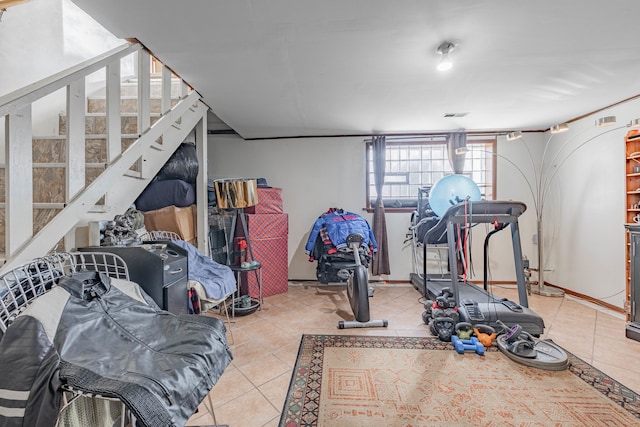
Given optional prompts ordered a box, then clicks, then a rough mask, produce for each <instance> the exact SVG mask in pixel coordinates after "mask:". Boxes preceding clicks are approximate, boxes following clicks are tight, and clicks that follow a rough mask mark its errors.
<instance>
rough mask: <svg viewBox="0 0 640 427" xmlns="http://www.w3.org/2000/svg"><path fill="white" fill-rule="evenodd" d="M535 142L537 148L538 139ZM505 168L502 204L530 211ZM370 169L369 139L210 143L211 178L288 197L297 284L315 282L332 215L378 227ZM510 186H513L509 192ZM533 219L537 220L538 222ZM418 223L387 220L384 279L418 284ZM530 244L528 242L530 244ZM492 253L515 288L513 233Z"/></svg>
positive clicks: (478, 251)
mask: <svg viewBox="0 0 640 427" xmlns="http://www.w3.org/2000/svg"><path fill="white" fill-rule="evenodd" d="M530 139H532V140H535V139H536V137H535V136H534V137H532V138H530ZM509 144H512V143H509ZM519 144H521V143H520V142H519ZM512 145H513V144H512ZM513 146H515V145H513ZM507 148H508V147H507ZM498 150H499V151H500V150H502V144H499V147H498ZM506 151H510V150H509V149H506ZM511 151H513V150H511ZM525 153H526V152H525ZM520 154H522V153H520ZM513 155H514V158H515V159H516V160H517V161H519V160H520V159H519V158H518V152H517V150H516V152H515V154H513ZM500 160H501V159H499V165H498V168H499V170H500V172H499V174H498V179H499V183H498V189H497V190H498V197H501V198H504V199H513V200H521V201H524V202H525V203H528V200H526V197H527V194H528V190H526V191H524V192H523V190H524V189H525V188H526V187H524V186H519V183H523V182H524V181H523V178H522V177H519V176H520V175H519V173H518V172H517V170H516V169H515V168H513V167H511V168H510V167H508V166H504V167H502V165H501V163H500ZM365 167H366V166H365V144H364V142H363V139H362V138H306V139H305V138H301V139H280V140H266V141H244V140H242V139H241V138H239V137H234V136H209V177H210V178H214V179H215V178H239V177H264V178H266V179H267V181H268V183H269V184H270V185H272V186H274V187H280V188H282V189H283V199H284V208H285V211H286V212H287V213H288V214H289V277H290V278H291V279H308V280H313V279H315V267H316V264H315V262H314V263H310V262H309V261H308V256H306V255H305V253H304V246H305V244H306V241H307V238H308V235H309V231H310V229H311V226H312V225H313V222H314V221H315V220H316V218H318V216H319V215H320V214H322V213H323V212H325V211H326V210H327V209H328V208H329V207H332V206H338V207H341V208H343V209H346V210H349V211H352V212H356V213H358V214H360V215H362V216H363V217H364V218H365V219H367V220H368V221H370V222H371V220H372V214H369V213H367V212H365V211H363V208H364V206H365V203H366V200H365V185H366V184H365ZM502 181H504V182H505V183H509V185H506V184H505V185H504V186H502V185H501V184H500V182H502ZM416 197H417V195H416ZM532 217H533V218H535V215H532ZM410 218H411V214H410V213H387V214H386V219H387V233H388V235H389V245H390V248H389V258H390V263H391V274H390V275H389V276H383V277H382V279H385V280H402V281H408V280H409V278H410V276H409V275H410V273H411V272H412V271H413V259H412V253H413V252H412V248H411V245H410V244H403V242H404V240H405V238H406V234H407V232H408V227H409V225H410ZM533 224H535V221H534V222H533ZM522 228H523V229H524V231H523V236H525V235H526V236H527V238H526V239H528V241H529V242H530V241H531V235H532V233H533V232H534V231H535V225H523V226H522ZM485 232H486V231H485V229H484V227H479V228H476V229H474V239H473V243H474V248H475V249H474V251H473V260H474V262H475V263H476V266H475V271H476V276H478V277H482V259H483V258H482V245H483V241H484V235H485ZM476 236H477V238H476ZM526 239H525V237H523V240H526ZM505 245H506V246H505ZM524 246H525V245H524V244H523V250H524V251H525V253H528V254H529V257H530V258H531V256H532V254H533V253H535V251H534V250H532V249H531V248H530V247H528V248H525V247H524ZM530 246H531V245H530ZM490 249H491V252H490V253H491V257H490V267H491V273H492V275H491V278H492V279H493V280H503V281H513V280H515V269H514V263H513V252H512V249H511V238H510V233H509V231H507V230H505V231H503V232H501V233H498V234H497V235H495V237H493V238H492V239H491V248H490Z"/></svg>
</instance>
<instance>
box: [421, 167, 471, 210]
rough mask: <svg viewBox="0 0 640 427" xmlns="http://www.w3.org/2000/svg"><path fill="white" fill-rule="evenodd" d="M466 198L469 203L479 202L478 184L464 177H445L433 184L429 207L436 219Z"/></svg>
mask: <svg viewBox="0 0 640 427" xmlns="http://www.w3.org/2000/svg"><path fill="white" fill-rule="evenodd" d="M467 197H468V198H469V200H471V201H478V200H480V197H481V196H480V188H479V187H478V184H476V183H475V182H474V181H473V180H472V179H471V178H467V177H466V176H464V175H458V174H454V175H447V176H445V177H443V178H440V179H439V180H438V181H436V183H435V184H433V188H431V192H430V193H429V205H430V206H431V210H433V212H434V213H435V214H436V215H438V217H442V215H444V214H445V213H446V212H447V210H448V209H449V208H450V207H451V206H453V205H455V204H456V203H459V202H462V201H464V200H465V199H466V198H467Z"/></svg>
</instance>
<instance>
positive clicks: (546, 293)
mask: <svg viewBox="0 0 640 427" xmlns="http://www.w3.org/2000/svg"><path fill="white" fill-rule="evenodd" d="M529 290H530V291H531V293H532V294H535V295H540V296H543V297H563V296H564V291H563V290H562V289H558V288H552V287H550V286H545V285H542V286H539V285H537V286H531V288H530V289H529Z"/></svg>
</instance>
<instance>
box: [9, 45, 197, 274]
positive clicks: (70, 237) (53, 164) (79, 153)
mask: <svg viewBox="0 0 640 427" xmlns="http://www.w3.org/2000/svg"><path fill="white" fill-rule="evenodd" d="M131 59H132V60H133V61H134V63H135V64H136V66H137V67H136V68H137V73H136V74H137V75H136V76H135V78H133V79H128V80H126V81H122V80H123V79H122V78H121V76H120V74H121V72H120V70H121V64H122V61H126V60H131ZM154 62H155V63H156V64H157V63H158V62H157V60H155V59H154ZM151 64H152V61H151V56H150V54H149V52H148V51H146V50H145V49H144V48H143V47H142V46H141V45H140V44H139V43H129V44H126V45H124V46H121V47H119V48H116V49H114V50H113V51H111V52H107V53H106V54H104V55H101V56H100V57H98V58H94V59H92V60H90V61H87V62H85V63H83V64H80V65H78V66H76V67H72V68H71V69H69V70H66V71H64V72H61V73H58V74H56V75H54V76H51V77H49V78H47V79H44V80H43V81H41V82H38V83H36V84H34V85H31V86H30V87H29V88H25V89H21V90H18V91H16V92H13V93H11V94H8V95H7V96H5V97H2V98H0V117H1V116H6V121H5V123H6V124H5V134H6V135H7V136H8V138H7V140H6V141H5V154H6V156H5V163H4V165H0V167H2V168H3V169H4V172H5V173H4V174H3V175H1V176H0V189H4V191H0V252H1V253H2V254H3V255H4V256H2V255H0V256H2V258H3V259H4V260H5V262H4V265H3V266H2V269H8V268H12V267H13V266H16V265H18V264H20V263H22V262H25V261H28V260H30V259H32V258H35V257H38V256H43V255H45V254H46V253H48V252H50V251H52V250H57V251H63V250H71V249H72V248H74V247H75V246H76V238H77V235H78V234H79V233H78V230H79V229H82V228H83V227H84V226H86V224H87V223H88V222H89V221H97V220H104V219H113V217H114V216H115V215H117V214H121V213H124V212H125V211H126V210H127V208H128V207H129V206H130V205H131V203H133V201H134V200H135V199H136V198H137V197H138V195H139V194H140V193H141V192H142V190H143V189H144V188H145V187H146V186H147V184H148V183H149V182H150V181H151V179H152V178H153V177H154V176H155V174H156V173H157V172H158V171H159V170H160V168H161V167H162V166H163V165H164V163H165V162H166V161H167V160H168V159H169V157H170V156H171V154H173V152H174V151H175V150H176V149H177V148H178V146H179V145H180V144H181V143H182V142H183V141H184V140H185V139H186V138H187V137H188V136H189V135H190V134H192V133H193V132H194V130H195V132H196V134H195V136H196V137H195V139H196V144H197V145H199V149H198V152H199V154H200V155H202V157H204V158H205V159H206V144H203V141H206V114H207V110H208V107H207V106H206V105H205V104H204V103H203V102H202V101H201V100H200V96H199V94H198V93H197V92H195V91H193V90H192V89H190V88H189V87H188V86H187V85H186V84H185V83H184V82H183V81H182V80H181V79H179V78H178V77H176V76H175V75H173V73H171V71H170V70H168V69H167V68H166V67H160V68H161V69H162V71H161V72H157V73H152V72H151ZM100 70H104V72H105V76H106V77H105V86H104V88H103V89H102V90H100V91H97V92H96V93H95V94H93V93H92V94H91V96H89V97H87V96H85V90H86V89H85V88H86V87H87V84H86V81H85V79H86V78H87V76H89V75H91V74H92V73H95V72H96V71H100ZM60 89H66V109H65V110H66V111H65V112H64V113H63V114H60V116H59V124H58V127H59V134H58V135H55V136H33V135H32V124H31V122H32V120H31V115H32V105H33V103H34V102H35V101H37V100H39V99H42V98H43V97H45V96H47V95H49V94H51V93H53V92H55V91H57V90H60ZM202 146H204V147H205V148H203V147H202ZM203 153H204V154H203ZM199 160H200V161H201V162H202V160H203V159H199ZM201 175H203V176H204V182H205V185H204V186H203V188H205V189H206V171H203V172H201ZM3 196H4V197H3ZM29 218H32V219H31V220H29Z"/></svg>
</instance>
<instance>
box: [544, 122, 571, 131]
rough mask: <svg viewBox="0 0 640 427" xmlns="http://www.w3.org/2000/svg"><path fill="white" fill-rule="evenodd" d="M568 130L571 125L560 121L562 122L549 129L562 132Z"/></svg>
mask: <svg viewBox="0 0 640 427" xmlns="http://www.w3.org/2000/svg"><path fill="white" fill-rule="evenodd" d="M568 130H569V125H568V124H567V123H560V124H557V125H553V126H551V128H550V129H549V132H551V133H561V132H566V131H568Z"/></svg>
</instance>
